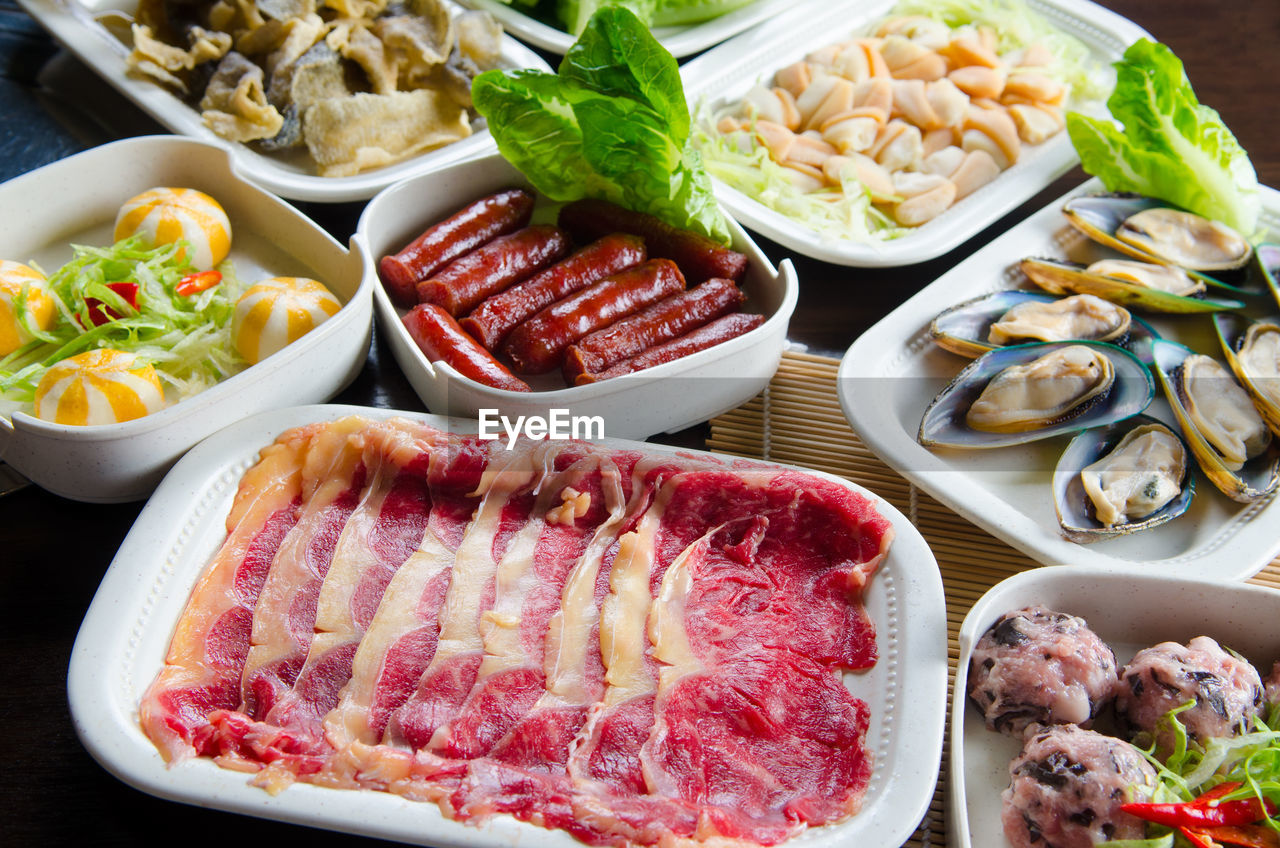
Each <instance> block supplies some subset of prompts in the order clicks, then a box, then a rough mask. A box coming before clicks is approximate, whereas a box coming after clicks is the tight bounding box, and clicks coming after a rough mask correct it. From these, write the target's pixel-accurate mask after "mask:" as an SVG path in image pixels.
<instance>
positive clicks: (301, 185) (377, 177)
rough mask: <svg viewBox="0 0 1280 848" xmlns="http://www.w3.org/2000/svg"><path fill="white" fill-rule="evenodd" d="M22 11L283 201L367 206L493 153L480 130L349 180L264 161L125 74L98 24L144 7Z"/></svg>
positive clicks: (99, 0) (297, 162)
mask: <svg viewBox="0 0 1280 848" xmlns="http://www.w3.org/2000/svg"><path fill="white" fill-rule="evenodd" d="M19 3H20V4H21V6H22V7H23V8H24V9H26V10H27V13H28V14H30V15H31V17H33V18H35V19H36V20H37V21H38V22H39V23H40V25H41V26H43V27H44V28H45V29H47V30H48V31H49V32H50V33H51V34H52V35H53V37H54V38H56V39H57V40H58V42H59V43H61V44H62V45H63V46H64V47H66V48H67V49H68V50H70V51H71V52H72V53H74V54H75V55H76V56H78V57H79V58H80V61H82V62H84V63H85V64H86V65H88V66H89V67H90V68H91V69H93V71H94V72H96V73H97V74H98V75H99V76H100V77H102V78H103V79H104V80H106V81H107V82H109V83H110V84H111V85H112V86H114V87H115V88H116V89H117V90H118V91H119V92H120V93H121V94H123V95H124V96H125V97H127V98H129V99H130V100H132V101H133V102H134V103H135V104H137V106H138V107H139V108H141V109H142V110H143V111H144V112H146V113H147V114H148V115H150V116H151V117H152V118H154V119H155V120H157V121H159V122H160V123H161V124H163V125H164V126H166V127H168V128H169V129H170V130H172V131H173V132H175V133H178V134H179V135H185V136H189V137H191V138H197V139H200V140H202V141H207V142H210V143H213V144H217V145H219V146H220V147H224V148H226V149H227V150H228V151H230V153H231V157H232V160H233V161H234V162H235V165H236V168H237V170H239V171H240V173H241V174H242V175H243V176H244V178H245V179H247V180H249V181H251V182H254V183H257V184H258V185H260V186H262V187H263V188H266V189H268V190H269V191H272V192H274V193H276V194H278V195H280V196H281V197H287V198H290V199H291V200H310V201H319V202H323V203H339V202H345V201H350V200H367V199H369V198H370V197H373V196H374V195H375V194H377V193H378V192H379V191H381V190H382V189H383V188H386V187H387V186H389V185H391V184H392V183H394V182H395V181H396V180H401V179H404V178H405V177H409V176H412V175H414V174H422V173H426V172H429V171H433V170H435V169H436V168H439V167H441V166H443V165H446V164H448V163H450V162H456V161H458V160H459V159H465V158H467V157H469V156H476V155H479V154H481V153H484V152H485V151H487V150H490V149H492V148H493V146H494V143H493V138H492V136H490V135H489V131H488V130H487V129H484V128H483V125H481V126H480V127H479V129H478V130H477V132H475V133H474V134H473V135H471V136H469V137H468V138H464V139H462V140H461V141H457V142H454V143H453V144H449V145H445V146H444V147H441V148H439V149H437V150H432V151H429V152H427V153H423V154H421V155H419V156H414V157H412V158H410V159H406V160H404V161H403V162H397V163H395V164H393V165H388V166H386V167H385V168H375V169H373V170H370V171H365V172H363V173H360V174H354V175H352V176H349V177H322V176H320V175H319V174H317V173H316V171H315V166H314V165H313V164H312V163H311V159H310V157H309V156H307V155H306V154H305V153H294V154H289V155H286V154H265V153H259V152H258V151H257V150H255V149H254V148H253V147H251V146H249V145H247V144H241V143H239V142H234V141H227V140H226V139H224V138H221V137H219V136H218V135H216V134H215V133H214V132H213V131H212V130H210V129H209V128H208V127H206V126H205V125H204V121H202V120H201V118H200V113H199V112H198V111H197V110H195V109H193V108H192V107H191V106H189V105H187V104H186V103H184V102H183V101H182V100H181V99H179V98H178V96H177V95H175V94H174V93H173V92H171V91H169V90H168V89H167V88H165V87H164V86H162V85H160V84H159V83H156V82H153V81H151V80H147V79H140V78H138V77H135V76H130V75H129V74H127V73H125V57H126V56H128V54H129V48H127V47H126V46H124V45H123V44H121V43H120V41H119V40H117V39H116V38H115V36H113V35H112V34H111V33H110V32H109V31H108V30H107V29H106V27H104V26H103V25H102V24H100V23H99V22H98V21H97V20H96V16H98V15H101V14H103V13H105V12H109V11H115V12H124V13H127V14H130V15H132V14H133V13H134V12H135V11H136V9H137V8H138V0H84V2H81V0H19ZM502 43H503V47H502V64H503V66H504V67H511V68H537V69H539V70H549V66H548V65H547V63H546V62H544V61H543V60H542V58H541V57H540V56H538V54H536V53H534V52H533V51H532V50H530V49H529V48H527V47H525V46H524V45H523V44H521V43H519V42H518V41H516V40H515V39H513V38H510V37H508V36H503V40H502Z"/></svg>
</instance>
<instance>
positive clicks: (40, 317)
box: [0, 259, 57, 356]
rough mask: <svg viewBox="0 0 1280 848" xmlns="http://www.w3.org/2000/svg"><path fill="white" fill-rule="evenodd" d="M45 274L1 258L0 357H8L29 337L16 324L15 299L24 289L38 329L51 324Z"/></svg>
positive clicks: (52, 305) (52, 306) (24, 330)
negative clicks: (25, 288)
mask: <svg viewBox="0 0 1280 848" xmlns="http://www.w3.org/2000/svg"><path fill="white" fill-rule="evenodd" d="M45 282H46V281H45V278H44V274H41V273H40V272H39V271H37V270H36V269H34V268H29V267H27V266H26V265H23V264H22V263H21V262H11V261H9V260H8V259H0V356H7V355H9V354H10V353H13V352H14V351H15V350H17V349H18V348H20V347H22V346H23V345H24V344H26V343H27V342H29V341H31V334H30V333H28V332H27V331H26V329H24V328H23V326H22V325H21V324H20V323H18V307H17V300H18V298H19V297H20V296H21V294H22V289H23V287H24V286H25V287H27V301H26V304H27V311H28V312H29V313H30V316H31V319H32V321H33V322H34V323H35V325H36V326H37V327H39V328H40V329H41V330H47V329H49V326H50V325H51V324H53V319H54V315H55V312H56V311H57V310H56V308H55V307H54V304H53V298H51V297H50V296H49V292H48V290H47V289H46V288H45Z"/></svg>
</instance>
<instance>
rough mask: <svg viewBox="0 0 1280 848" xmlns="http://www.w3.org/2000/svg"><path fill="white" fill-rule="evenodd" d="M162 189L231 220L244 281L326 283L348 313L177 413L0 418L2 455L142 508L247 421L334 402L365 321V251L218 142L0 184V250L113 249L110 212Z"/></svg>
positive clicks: (56, 487)
mask: <svg viewBox="0 0 1280 848" xmlns="http://www.w3.org/2000/svg"><path fill="white" fill-rule="evenodd" d="M158 185H171V186H184V187H189V188H197V189H200V190H202V191H204V192H206V193H207V194H209V195H211V196H213V197H214V198H215V199H216V200H217V201H218V202H219V203H221V204H222V206H223V208H224V209H226V211H227V215H228V216H229V217H230V219H231V228H232V235H233V240H232V250H231V260H232V262H234V263H235V268H236V273H237V274H238V275H239V276H240V277H241V278H242V279H244V280H246V281H248V282H254V281H256V280H261V279H265V278H267V277H274V276H280V275H291V276H308V277H312V278H314V279H317V280H320V281H321V282H323V283H325V284H326V285H327V286H328V287H329V289H330V290H332V291H333V293H334V294H335V295H337V297H338V299H339V300H341V301H342V302H343V304H344V305H343V308H342V309H341V310H340V311H339V312H338V313H337V314H336V315H334V316H333V317H332V318H330V319H329V320H328V321H326V322H325V323H323V324H321V325H320V326H319V327H317V328H316V329H315V330H313V331H312V332H310V333H308V334H307V335H306V336H304V337H303V338H301V339H299V340H298V341H296V342H294V343H293V344H291V345H289V346H288V347H287V348H285V349H284V350H282V351H280V352H279V353H277V354H275V355H273V356H270V357H268V358H267V359H265V360H263V361H262V362H260V363H259V364H257V365H254V366H252V367H250V368H247V369H245V370H244V371H242V372H240V373H239V374H236V375H235V376H233V377H231V378H230V379H227V380H224V381H223V382H221V383H219V384H218V385H216V386H214V387H212V388H210V389H208V390H207V391H205V392H202V393H200V394H198V395H195V396H194V397H191V398H188V399H186V400H184V401H181V402H180V403H177V404H174V405H173V406H170V407H167V408H166V409H162V410H160V411H159V412H155V413H153V414H151V415H147V416H145V417H143V418H138V419H135V420H133V421H126V422H123V423H120V424H106V425H96V426H92V427H75V426H70V425H66V424H54V423H51V422H48V421H41V420H39V419H37V418H34V417H32V416H30V415H27V414H25V413H22V412H18V413H15V414H14V415H13V416H12V419H9V418H6V417H3V416H0V459H3V460H4V461H5V462H7V463H8V464H10V465H12V466H13V467H14V468H15V469H16V470H18V471H19V472H21V473H22V474H23V475H25V476H26V477H28V478H30V479H31V480H32V481H33V482H34V483H36V484H37V485H39V486H41V487H42V488H45V489H48V490H49V491H51V492H54V493H55V494H59V495H62V496H64V497H68V498H72V499H73V500H79V501H99V502H110V501H128V500H139V499H141V498H145V497H146V496H147V495H148V494H150V492H151V490H152V489H154V488H155V487H156V484H158V483H159V482H160V478H161V477H163V476H164V473H165V471H166V470H168V468H169V466H170V465H172V464H173V462H174V460H176V459H177V458H178V457H179V456H181V455H182V453H183V452H185V451H186V450H187V448H189V447H191V446H192V445H194V444H195V443H196V442H198V441H200V440H201V439H203V438H204V437H205V436H207V435H209V434H210V433H212V432H214V431H216V430H219V429H221V428H222V427H225V426H226V425H228V424H230V423H231V422H233V421H237V420H239V419H241V418H243V417H245V416H246V415H250V414H252V413H255V412H259V411H261V410H264V409H271V408H275V407H279V406H287V405H290V404H299V403H316V402H319V401H324V400H328V399H329V398H331V397H333V396H334V395H335V394H337V393H338V392H339V391H341V390H342V388H343V387H344V386H346V385H347V384H348V383H349V382H351V380H353V379H354V378H355V376H356V374H357V373H358V372H359V370H360V367H361V366H362V365H363V363H364V360H365V355H366V354H367V352H368V349H369V335H370V332H371V330H372V324H373V308H372V305H371V302H370V296H369V291H370V286H369V282H368V281H367V280H366V279H365V278H364V276H363V268H364V262H363V258H362V256H361V254H360V248H359V247H353V249H352V250H351V251H350V252H348V251H347V250H344V249H343V247H342V245H340V244H338V243H337V242H336V241H334V240H333V238H332V237H330V236H329V234H328V233H326V232H325V231H324V230H322V229H321V228H320V227H318V226H317V225H316V224H314V223H313V222H312V221H311V220H309V219H308V218H307V217H306V216H304V215H303V214H302V213H300V212H299V211H298V210H296V209H294V208H293V207H292V206H290V205H288V204H287V203H285V202H284V201H282V200H280V199H279V198H277V197H275V196H273V195H271V194H269V193H268V192H266V191H263V190H262V189H260V188H258V187H256V186H254V185H251V184H250V183H247V182H245V181H244V180H243V179H241V178H240V177H238V176H237V174H236V172H235V168H234V166H233V164H232V162H231V160H230V157H229V156H228V154H227V151H226V150H225V149H224V148H221V147H216V146H214V145H211V144H207V143H205V142H202V141H195V140H192V139H185V138H178V137H174V136H152V137H144V138H136V139H128V140H125V141H118V142H114V143H112V144H107V145H104V146H102V147H98V148H94V149H93V150H88V151H85V152H84V153H80V154H77V155H75V156H71V157H69V158H67V159H63V160H61V161H59V162H55V163H53V164H51V165H46V166H45V167H43V168H40V169H38V170H36V171H32V172H30V173H27V174H23V175H22V176H20V177H17V178H15V179H12V180H10V181H8V182H6V183H4V184H3V185H0V256H3V257H5V258H8V259H13V260H15V261H19V262H26V261H28V260H34V261H36V262H37V263H39V264H40V266H41V267H43V268H44V269H45V270H46V271H50V272H51V271H53V270H54V269H56V268H58V267H59V266H61V265H62V264H63V263H65V262H66V261H67V260H68V259H70V258H71V248H70V245H71V244H72V243H76V244H101V245H106V244H110V243H111V236H112V227H113V223H114V221H115V216H116V211H117V210H118V209H119V208H120V205H121V204H122V203H124V201H126V200H128V199H129V198H130V197H133V196H134V195H135V194H138V193H139V192H142V191H144V190H146V189H148V188H151V187H153V186H158Z"/></svg>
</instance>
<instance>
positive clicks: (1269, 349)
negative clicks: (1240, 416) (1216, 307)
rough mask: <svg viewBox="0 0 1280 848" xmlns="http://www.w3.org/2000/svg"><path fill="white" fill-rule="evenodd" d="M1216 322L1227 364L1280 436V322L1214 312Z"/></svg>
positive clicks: (1214, 322) (1272, 428)
mask: <svg viewBox="0 0 1280 848" xmlns="http://www.w3.org/2000/svg"><path fill="white" fill-rule="evenodd" d="M1213 324H1214V327H1215V328H1216V329H1217V331H1218V339H1219V340H1220V341H1221V342H1222V350H1223V352H1224V353H1225V354H1226V356H1227V364H1228V365H1230V366H1231V370H1232V372H1233V373H1234V374H1235V375H1236V378H1237V379H1239V381H1240V385H1242V386H1243V387H1244V389H1245V391H1247V392H1248V393H1249V395H1250V396H1251V397H1252V398H1253V403H1254V405H1255V406H1256V407H1257V408H1258V412H1259V413H1261V414H1262V418H1263V420H1265V421H1266V422H1267V426H1268V427H1269V428H1271V432H1272V433H1274V434H1276V435H1277V436H1280V325H1277V324H1276V323H1275V322H1274V321H1249V320H1247V319H1245V318H1243V317H1241V316H1239V315H1215V316H1214V321H1213Z"/></svg>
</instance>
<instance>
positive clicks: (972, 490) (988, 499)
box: [839, 180, 1280, 580]
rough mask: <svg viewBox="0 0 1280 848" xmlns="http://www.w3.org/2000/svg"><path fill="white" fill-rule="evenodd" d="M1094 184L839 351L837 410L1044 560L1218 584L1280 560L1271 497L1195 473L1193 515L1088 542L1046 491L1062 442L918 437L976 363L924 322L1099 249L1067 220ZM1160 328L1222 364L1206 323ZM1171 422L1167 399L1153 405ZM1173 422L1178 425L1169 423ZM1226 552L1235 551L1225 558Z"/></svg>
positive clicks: (1277, 223)
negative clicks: (1071, 530)
mask: <svg viewBox="0 0 1280 848" xmlns="http://www.w3.org/2000/svg"><path fill="white" fill-rule="evenodd" d="M1101 190H1102V186H1101V183H1099V182H1097V181H1096V180H1095V181H1090V182H1089V183H1086V184H1085V185H1084V186H1081V187H1080V188H1079V189H1077V190H1076V191H1073V192H1071V193H1070V194H1068V195H1066V196H1064V197H1063V198H1061V199H1059V200H1056V201H1054V202H1053V203H1051V204H1049V205H1048V206H1046V207H1045V208H1044V209H1042V210H1040V211H1039V212H1037V213H1035V214H1034V215H1032V216H1031V217H1030V218H1028V219H1027V220H1025V221H1023V222H1022V223H1020V224H1018V225H1017V226H1015V227H1014V228H1013V229H1011V230H1009V231H1008V232H1007V233H1005V234H1004V235H1002V236H1000V237H999V238H997V239H996V240H995V241H993V242H991V243H990V244H989V245H987V246H986V247H983V248H982V249H981V250H979V251H978V252H976V253H974V254H973V255H972V256H970V257H969V258H968V259H966V260H965V261H963V262H961V263H960V264H959V265H957V266H956V267H954V268H952V269H951V270H950V271H948V272H947V273H946V274H944V275H942V276H941V277H939V278H938V279H937V280H936V281H934V282H933V283H931V284H929V285H928V286H926V287H925V288H924V289H922V290H921V291H920V292H918V293H917V294H916V295H915V296H913V297H912V298H911V299H910V300H908V301H907V302H906V303H904V304H903V305H902V306H900V307H898V308H897V309H895V310H894V311H893V312H891V313H890V314H889V315H888V316H887V317H885V318H884V319H883V320H881V321H880V322H879V323H877V324H876V325H875V326H874V327H872V328H871V329H870V330H868V331H867V332H866V333H864V334H863V335H862V336H861V337H859V338H858V340H857V341H856V342H854V344H853V346H852V347H850V348H849V350H848V352H847V353H846V354H845V356H844V360H843V361H842V362H841V364H840V371H839V392H840V404H841V406H842V407H843V409H844V412H845V415H846V417H848V419H849V422H850V423H851V424H852V425H853V428H854V430H855V431H857V433H858V434H859V435H860V436H861V437H862V438H863V440H865V441H866V443H867V445H868V446H869V447H870V448H871V449H872V450H873V451H875V453H876V454H877V455H879V456H880V457H881V458H882V459H884V460H885V462H887V463H888V464H889V465H891V466H893V468H894V469H895V470H897V471H898V472H899V473H901V474H902V475H903V476H904V477H906V478H907V479H908V480H910V481H911V482H912V483H914V484H915V485H917V486H919V487H920V488H921V489H924V490H925V491H926V492H928V493H929V494H930V495H932V496H933V497H935V498H937V499H938V500H939V501H942V502H943V503H944V504H946V505H947V506H948V507H950V508H951V509H952V510H954V511H955V512H957V513H959V514H960V515H962V516H964V517H965V518H967V519H969V520H970V521H972V522H973V523H974V524H977V525H979V526H980V527H983V528H984V529H986V530H987V531H988V532H990V533H991V534H992V535H995V536H998V537H999V538H1001V539H1004V540H1005V541H1006V542H1008V543H1009V544H1010V545H1013V546H1014V547H1016V548H1018V549H1019V550H1021V551H1023V552H1024V553H1026V554H1027V555H1028V556H1030V557H1032V558H1033V559H1036V560H1038V561H1040V562H1042V563H1046V564H1057V563H1074V564H1077V565H1111V566H1119V567H1130V568H1133V567H1137V568H1142V569H1146V570H1149V571H1151V572H1152V573H1158V574H1164V575H1178V576H1202V577H1208V578H1216V579H1220V580H1239V579H1244V578H1246V577H1249V576H1250V575H1252V574H1254V573H1255V572H1257V571H1258V570H1259V569H1260V568H1262V567H1263V566H1264V565H1266V564H1267V563H1268V562H1269V561H1270V560H1271V559H1272V558H1273V557H1275V556H1276V554H1277V553H1280V534H1277V533H1276V527H1277V526H1280V506H1277V502H1278V500H1280V499H1278V498H1277V497H1276V496H1275V495H1272V496H1269V497H1268V498H1265V499H1263V500H1261V501H1259V502H1257V503H1254V504H1251V505H1248V506H1245V505H1242V504H1238V503H1235V502H1234V501H1230V500H1228V499H1227V498H1226V497H1225V496H1223V495H1222V494H1221V493H1219V492H1218V491H1217V490H1216V489H1215V488H1214V487H1213V485H1212V484H1211V483H1210V482H1209V481H1208V480H1207V479H1206V478H1204V477H1203V476H1202V475H1200V474H1199V472H1198V471H1197V472H1196V473H1197V477H1198V480H1197V482H1196V497H1195V500H1194V501H1193V502H1192V504H1191V508H1190V510H1188V512H1187V513H1186V514H1185V515H1183V516H1182V517H1180V518H1178V519H1176V520H1174V521H1170V522H1169V523H1168V524H1164V525H1161V526H1160V527H1157V528H1154V529H1152V530H1148V531H1145V532H1142V533H1135V534H1133V535H1131V536H1122V537H1119V538H1115V539H1109V540H1106V541H1101V542H1095V543H1093V544H1091V545H1077V544H1074V543H1072V542H1069V541H1067V540H1066V539H1065V538H1063V536H1062V535H1061V534H1060V532H1059V529H1058V520H1057V517H1056V515H1055V513H1054V508H1053V501H1052V498H1051V496H1050V485H1051V482H1052V479H1053V468H1054V465H1055V463H1056V462H1057V458H1058V455H1059V454H1061V452H1062V450H1063V448H1065V447H1066V444H1067V438H1066V437H1060V438H1056V439H1049V440H1046V441H1042V442H1035V443H1033V444H1030V445H1026V446H1023V447H1017V448H1000V449H996V450H987V451H957V450H944V449H936V450H932V451H931V450H929V449H926V448H924V447H922V446H921V445H919V444H918V443H917V442H916V433H917V430H918V428H919V426H920V418H921V416H922V415H923V414H924V410H925V408H926V407H927V406H928V405H929V402H930V401H931V400H932V399H933V397H934V395H935V394H937V392H938V390H939V389H941V388H942V387H943V386H944V385H946V383H947V382H948V381H949V380H950V379H951V378H952V377H954V376H955V375H956V374H958V373H959V372H960V369H961V368H962V367H963V366H964V365H965V364H966V363H967V362H968V361H969V360H966V359H962V358H960V357H958V356H955V355H954V354H951V353H948V352H947V351H944V350H942V349H941V348H939V347H937V346H936V345H935V344H934V343H933V342H932V341H931V340H930V338H929V322H930V321H932V320H933V318H934V316H936V315H937V314H938V313H939V312H941V311H942V310H943V309H945V308H947V307H948V306H951V305H953V304H956V303H960V302H961V301H964V300H968V299H969V298H973V297H977V296H979V295H982V294H986V293H988V292H993V291H998V290H1000V289H1008V288H1019V287H1025V288H1033V287H1032V286H1031V284H1030V283H1027V282H1024V281H1023V275H1022V272H1021V271H1019V270H1018V268H1017V263H1018V261H1019V260H1020V259H1023V258H1025V257H1028V256H1050V257H1060V258H1072V259H1075V260H1077V261H1086V262H1087V261H1091V259H1092V258H1100V257H1101V256H1102V255H1103V254H1102V252H1100V251H1101V249H1100V248H1097V247H1096V246H1094V245H1093V244H1092V243H1091V242H1089V241H1088V239H1086V238H1085V237H1084V236H1082V235H1080V234H1079V233H1077V232H1076V231H1075V230H1074V229H1072V228H1071V226H1070V225H1069V224H1068V223H1067V221H1066V219H1065V218H1064V217H1063V216H1062V213H1061V208H1062V203H1063V200H1065V199H1066V197H1070V196H1073V195H1075V194H1078V193H1082V192H1086V191H1101ZM1262 203H1263V216H1262V219H1261V221H1260V225H1261V226H1262V227H1264V228H1266V229H1268V230H1269V231H1270V232H1271V233H1273V234H1274V233H1277V232H1280V192H1276V191H1274V190H1272V189H1264V190H1263V194H1262ZM1142 317H1143V318H1144V319H1146V320H1148V321H1149V322H1150V323H1151V324H1152V326H1153V327H1155V329H1156V331H1157V332H1159V333H1160V334H1161V335H1163V336H1165V337H1166V338H1172V339H1174V340H1175V341H1180V342H1182V343H1183V344H1186V345H1188V346H1190V347H1191V348H1193V349H1195V350H1199V351H1201V352H1204V353H1210V354H1214V355H1216V356H1218V357H1219V358H1220V357H1221V349H1220V346H1219V344H1218V342H1217V339H1216V338H1215V336H1214V332H1213V325H1212V323H1211V322H1210V320H1209V319H1208V317H1204V316H1201V317H1189V318H1160V317H1159V316H1155V315H1151V314H1143V315H1142ZM1147 414H1149V415H1154V416H1155V417H1157V418H1160V419H1161V420H1163V421H1165V423H1171V422H1173V420H1174V419H1173V417H1172V413H1171V412H1170V411H1169V409H1168V405H1167V404H1166V403H1165V402H1164V400H1163V399H1162V398H1157V400H1156V402H1155V403H1153V404H1152V405H1151V407H1150V408H1148V410H1147ZM1174 426H1175V427H1176V425H1174ZM1227 551H1230V553H1229V554H1227V553H1226V552H1227Z"/></svg>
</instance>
